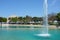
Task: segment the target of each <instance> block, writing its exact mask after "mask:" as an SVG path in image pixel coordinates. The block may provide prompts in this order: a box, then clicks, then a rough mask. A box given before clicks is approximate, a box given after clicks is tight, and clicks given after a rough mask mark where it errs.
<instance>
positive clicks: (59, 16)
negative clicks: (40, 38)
mask: <svg viewBox="0 0 60 40" xmlns="http://www.w3.org/2000/svg"><path fill="white" fill-rule="evenodd" d="M56 19H57V21H58V25H59V26H60V12H59V13H57V16H56Z"/></svg>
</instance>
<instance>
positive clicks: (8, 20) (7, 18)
mask: <svg viewBox="0 0 60 40" xmlns="http://www.w3.org/2000/svg"><path fill="white" fill-rule="evenodd" d="M9 21H10V20H9V18H7V24H6V27H7V29H9V27H8V26H9V24H8V23H9Z"/></svg>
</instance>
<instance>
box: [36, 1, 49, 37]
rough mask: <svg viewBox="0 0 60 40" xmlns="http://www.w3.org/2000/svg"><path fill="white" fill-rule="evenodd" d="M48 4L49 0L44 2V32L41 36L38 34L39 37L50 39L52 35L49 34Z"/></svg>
mask: <svg viewBox="0 0 60 40" xmlns="http://www.w3.org/2000/svg"><path fill="white" fill-rule="evenodd" d="M47 13H48V3H47V0H44V18H43V30H42V33H41V34H37V36H43V37H48V36H50V34H49V33H48V14H47Z"/></svg>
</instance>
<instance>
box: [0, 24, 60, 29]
mask: <svg viewBox="0 0 60 40" xmlns="http://www.w3.org/2000/svg"><path fill="white" fill-rule="evenodd" d="M0 26H1V24H0ZM2 26H5V27H8V26H17V27H18V26H19V27H20V26H25V27H26V26H27V27H30V28H31V27H36V28H41V27H42V26H43V25H32V24H31V25H26V24H2ZM48 28H49V29H56V28H57V27H56V26H55V25H48ZM59 29H60V28H59Z"/></svg>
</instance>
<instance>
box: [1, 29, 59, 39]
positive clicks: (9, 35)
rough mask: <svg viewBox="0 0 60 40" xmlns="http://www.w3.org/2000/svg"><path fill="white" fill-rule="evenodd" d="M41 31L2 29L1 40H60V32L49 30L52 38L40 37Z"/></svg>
mask: <svg viewBox="0 0 60 40" xmlns="http://www.w3.org/2000/svg"><path fill="white" fill-rule="evenodd" d="M38 33H40V29H22V28H21V29H8V30H7V29H3V30H2V29H0V40H60V30H57V29H56V30H49V33H50V34H51V36H50V37H38V36H36V35H35V34H38Z"/></svg>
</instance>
